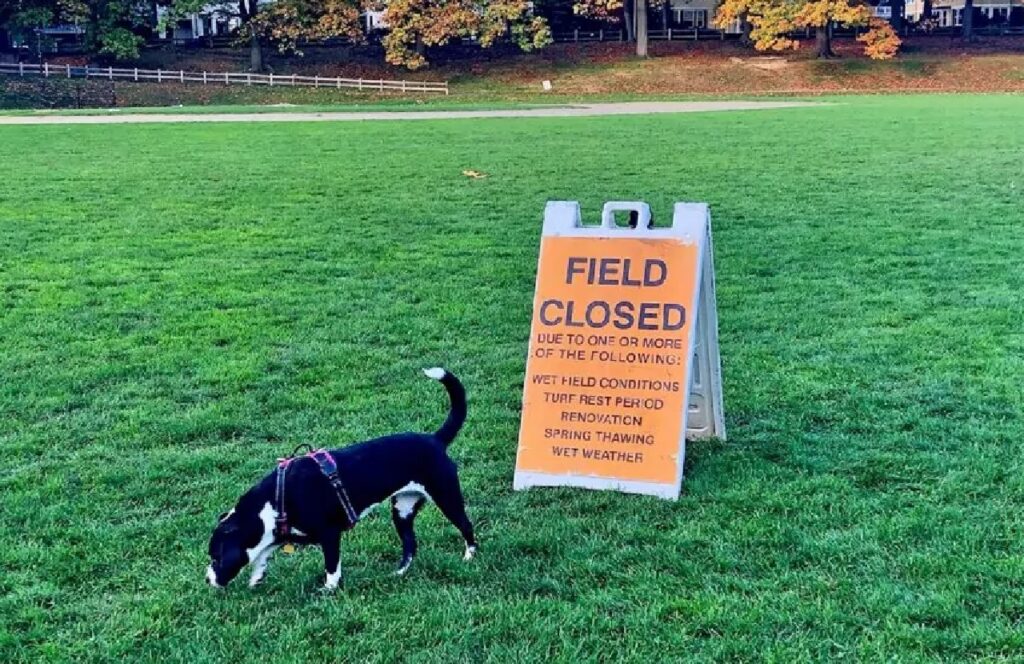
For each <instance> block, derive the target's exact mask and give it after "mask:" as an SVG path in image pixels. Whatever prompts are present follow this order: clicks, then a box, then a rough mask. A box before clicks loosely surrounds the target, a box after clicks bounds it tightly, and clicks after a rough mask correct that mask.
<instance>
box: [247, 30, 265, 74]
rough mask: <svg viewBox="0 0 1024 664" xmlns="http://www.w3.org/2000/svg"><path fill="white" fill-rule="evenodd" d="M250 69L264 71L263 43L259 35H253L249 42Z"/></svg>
mask: <svg viewBox="0 0 1024 664" xmlns="http://www.w3.org/2000/svg"><path fill="white" fill-rule="evenodd" d="M249 69H251V70H252V71H254V72H261V71H263V44H261V43H260V38H259V35H253V36H252V40H251V41H250V42H249Z"/></svg>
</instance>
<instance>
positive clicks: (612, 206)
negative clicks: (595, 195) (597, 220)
mask: <svg viewBox="0 0 1024 664" xmlns="http://www.w3.org/2000/svg"><path fill="white" fill-rule="evenodd" d="M616 212H636V213H637V214H638V215H640V219H639V221H638V223H637V225H636V228H637V230H646V229H647V227H648V226H649V225H650V223H651V206H650V205H648V204H647V203H641V202H639V201H608V202H607V203H605V204H604V208H602V210H601V228H617V226H616V225H615V213H616Z"/></svg>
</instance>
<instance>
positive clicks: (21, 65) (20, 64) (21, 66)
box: [18, 62, 25, 76]
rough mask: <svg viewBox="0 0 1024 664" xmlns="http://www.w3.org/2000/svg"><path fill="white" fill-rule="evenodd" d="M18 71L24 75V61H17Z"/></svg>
mask: <svg viewBox="0 0 1024 664" xmlns="http://www.w3.org/2000/svg"><path fill="white" fill-rule="evenodd" d="M18 73H19V74H21V75H22V76H24V75H25V63H24V62H19V63H18Z"/></svg>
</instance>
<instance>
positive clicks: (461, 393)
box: [423, 367, 466, 447]
mask: <svg viewBox="0 0 1024 664" xmlns="http://www.w3.org/2000/svg"><path fill="white" fill-rule="evenodd" d="M423 373H425V374H426V375H427V377H428V378H433V379H434V380H437V381H440V382H441V384H442V385H444V389H446V390H447V391H448V398H449V399H451V402H452V406H451V410H449V411H448V419H446V420H445V421H444V424H442V425H441V428H440V429H438V430H437V433H435V434H434V435H435V436H437V438H438V440H440V441H441V442H442V443H443V444H444V446H445V447H448V446H449V445H450V444H451V442H452V441H453V440H455V436H457V435H458V433H459V429H461V428H462V423H463V422H465V421H466V389H465V388H464V387H462V383H460V382H459V379H458V378H456V377H455V374H452V373H450V372H448V371H445V370H444V369H442V368H440V367H434V368H433V369H424V370H423Z"/></svg>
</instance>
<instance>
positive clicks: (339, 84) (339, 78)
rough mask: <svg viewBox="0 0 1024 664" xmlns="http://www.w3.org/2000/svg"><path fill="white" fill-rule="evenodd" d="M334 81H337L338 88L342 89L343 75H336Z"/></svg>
mask: <svg viewBox="0 0 1024 664" xmlns="http://www.w3.org/2000/svg"><path fill="white" fill-rule="evenodd" d="M334 82H335V83H337V85H338V89H339V90H340V89H341V77H336V78H335V79H334Z"/></svg>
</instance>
